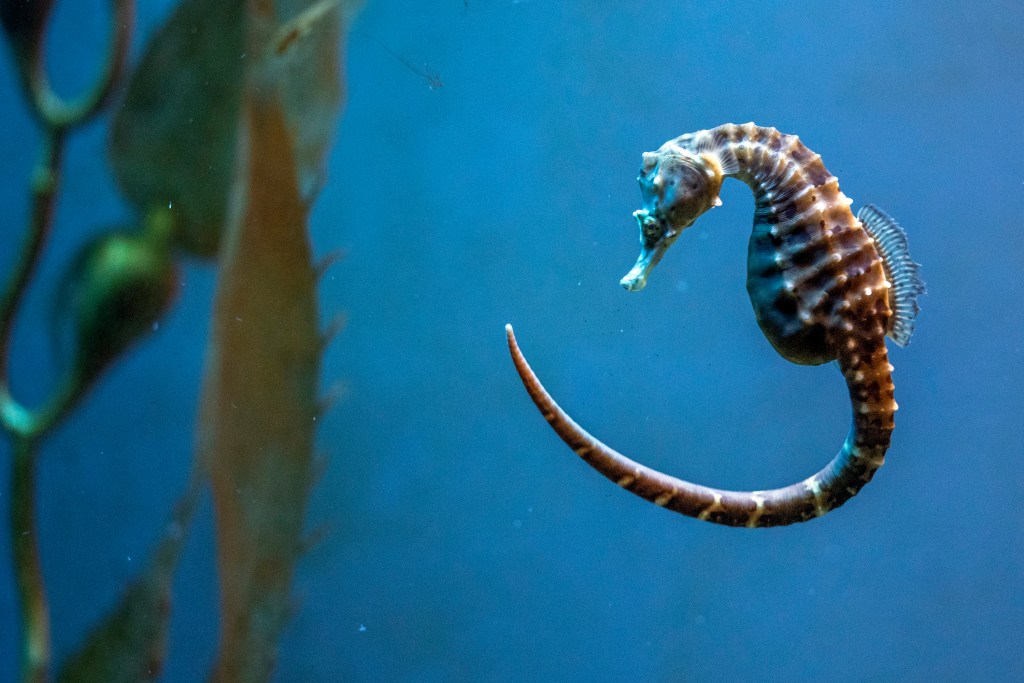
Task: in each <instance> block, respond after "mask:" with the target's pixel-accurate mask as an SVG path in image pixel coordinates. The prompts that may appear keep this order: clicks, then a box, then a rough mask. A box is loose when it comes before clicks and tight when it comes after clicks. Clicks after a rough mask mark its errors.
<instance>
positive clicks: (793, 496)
mask: <svg viewBox="0 0 1024 683" xmlns="http://www.w3.org/2000/svg"><path fill="white" fill-rule="evenodd" d="M729 176H735V177H737V178H739V179H740V180H742V181H743V182H745V183H746V184H747V185H749V186H750V188H751V190H752V191H753V192H754V199H755V210H754V227H753V231H752V234H751V237H750V244H749V251H748V257H747V292H748V294H749V295H750V300H751V303H752V304H753V307H754V314H755V315H756V317H757V321H758V324H759V325H760V327H761V330H762V331H763V332H764V334H765V336H766V337H767V338H768V340H769V341H770V342H771V344H772V346H774V347H775V350H776V351H778V352H779V354H780V355H782V356H783V357H784V358H786V359H787V360H789V361H791V362H794V363H798V364H801V365H820V364H822V363H826V362H829V361H832V360H836V361H838V365H839V369H840V371H841V372H842V373H843V376H844V378H845V379H846V383H847V387H848V389H849V394H850V401H851V404H852V407H853V425H852V426H851V428H850V432H849V435H848V436H847V438H846V441H845V442H844V444H843V446H842V447H841V448H840V450H839V453H838V454H837V455H836V456H835V457H834V458H833V459H832V460H831V461H830V462H829V463H828V464H827V465H825V467H824V468H822V469H821V470H820V471H819V472H817V473H816V474H814V475H812V476H810V477H808V478H807V479H805V480H804V481H800V482H796V483H794V484H791V485H789V486H785V487H782V488H777V489H769V490H763V491H728V490H721V489H714V488H710V487H707V486H702V485H699V484H694V483H691V482H688V481H684V480H682V479H677V478H675V477H672V476H669V475H667V474H664V473H662V472H659V471H657V470H653V469H651V468H649V467H645V466H644V465H641V464H639V463H637V462H635V461H633V460H631V459H629V458H627V457H626V456H624V455H622V454H621V453H619V452H617V451H615V450H614V449H612V448H609V447H608V446H606V445H605V444H604V443H602V442H601V441H599V440H598V439H596V438H594V437H593V436H591V435H590V434H589V433H588V432H587V431H585V430H584V429H583V428H582V427H580V426H579V425H578V424H576V423H575V422H574V421H573V420H572V419H571V418H570V417H569V415H568V414H567V413H566V412H565V411H564V410H562V408H561V407H559V405H558V404H557V403H556V402H555V401H554V399H552V397H551V395H550V394H549V393H548V392H547V391H546V390H545V389H544V387H543V385H541V383H540V380H539V379H538V378H537V376H536V374H534V372H533V370H532V369H531V368H530V365H529V364H528V363H527V362H526V358H525V357H524V356H523V354H522V352H521V351H520V349H519V345H518V343H517V342H516V338H515V335H514V334H513V331H512V327H511V325H508V326H506V335H507V339H508V345H509V351H510V353H511V355H512V360H513V362H514V363H515V367H516V371H517V372H518V373H519V376H520V378H521V379H522V381H523V384H524V386H525V387H526V390H527V392H528V393H529V395H530V398H531V399H533V402H534V403H535V404H536V405H537V407H538V408H539V409H540V411H541V414H542V415H543V416H544V418H545V419H546V420H547V421H548V422H549V423H550V424H551V426H552V428H553V429H554V430H555V432H556V433H557V434H558V435H559V436H560V437H561V438H562V440H563V441H565V442H566V443H567V444H568V445H569V446H570V447H571V448H572V449H573V450H574V451H575V452H576V454H577V455H579V456H580V457H581V458H582V459H583V460H585V461H586V462H587V463H588V464H590V465H591V466H592V467H594V468H595V469H596V470H597V471H598V472H600V473H601V474H603V475H604V476H606V477H608V478H609V479H611V480H612V481H614V482H615V483H617V484H618V485H619V486H621V487H622V488H624V489H626V490H628V491H631V492H632V493H635V494H636V495H638V496H640V497H641V498H644V499H645V500H649V501H651V502H653V503H654V504H656V505H658V506H661V507H664V508H667V509H669V510H673V511H675V512H679V513H681V514H684V515H688V516H690V517H696V518H697V519H702V520H706V521H709V522H714V523H717V524H724V525H728V526H745V527H767V526H780V525H785V524H793V523H795V522H803V521H806V520H808V519H812V518H814V517H820V516H822V515H824V514H826V513H827V512H829V511H830V510H834V509H835V508H837V507H839V506H840V505H842V504H843V503H845V502H846V501H847V500H849V499H850V498H851V497H853V496H855V495H856V494H857V493H858V492H859V491H860V489H861V488H862V487H863V486H864V485H865V484H867V482H869V481H870V480H871V478H872V477H873V476H874V474H875V472H876V471H877V470H878V468H879V467H881V466H882V464H883V462H884V460H885V453H886V451H887V450H888V448H889V441H890V436H891V434H892V430H893V427H894V422H893V416H894V413H895V412H896V408H897V406H896V401H895V400H894V399H893V383H892V369H893V368H892V365H890V364H889V359H888V352H887V350H886V347H885V337H886V335H887V334H889V335H890V336H892V337H893V338H894V340H895V341H896V343H897V344H899V345H901V346H903V345H906V343H907V342H908V341H909V337H910V333H911V331H912V330H913V318H914V316H915V315H916V314H917V311H918V305H917V297H918V296H919V295H920V294H922V293H923V292H924V285H923V283H922V281H921V279H920V276H919V273H918V266H917V264H915V263H914V262H913V261H912V260H911V259H910V256H909V253H908V251H907V242H906V237H905V236H904V235H903V232H902V231H901V230H900V228H899V226H898V225H897V224H896V222H895V221H893V220H892V219H891V218H889V217H888V216H886V215H885V214H884V213H882V212H881V211H880V210H879V209H876V208H874V207H871V206H868V207H864V209H862V210H861V212H860V213H859V214H858V216H857V217H854V215H853V214H852V213H851V212H850V204H851V201H850V199H848V198H847V197H846V196H845V195H844V194H843V193H842V192H840V190H839V181H838V180H837V179H836V177H835V176H833V175H832V174H830V173H829V172H828V171H827V170H826V169H825V166H824V165H823V164H822V163H821V157H820V156H819V155H817V154H815V153H814V152H812V151H810V150H809V149H807V147H806V146H804V144H803V143H802V142H800V140H799V138H797V137H796V136H795V135H783V134H782V133H780V132H779V131H777V130H776V129H774V128H762V127H760V126H756V125H754V124H753V123H748V124H744V125H734V124H725V125H722V126H719V127H717V128H714V129H712V130H703V131H698V132H696V133H691V134H687V135H683V136H680V137H678V138H676V139H674V140H670V141H669V142H666V143H665V144H664V145H662V147H661V148H660V149H659V150H658V151H657V152H648V153H645V154H644V155H643V165H642V167H641V169H640V177H639V181H640V187H641V191H642V193H643V198H644V207H643V208H642V209H640V210H639V211H637V212H636V213H635V214H634V215H635V216H636V218H637V222H638V223H639V227H640V242H641V252H640V256H639V258H638V259H637V262H636V265H634V267H633V269H632V270H630V272H629V273H628V274H627V275H626V276H625V277H624V278H623V279H622V283H621V284H622V285H623V286H624V287H625V288H626V289H627V290H629V291H639V290H640V289H643V287H644V285H645V284H646V282H647V277H648V275H649V274H650V272H651V269H652V268H653V267H654V266H655V265H656V264H657V263H658V261H660V260H661V258H662V256H663V255H664V254H665V251H666V250H667V249H668V247H669V246H671V245H672V243H673V242H675V240H676V239H677V238H678V237H679V235H680V233H681V232H682V231H683V230H684V229H686V228H687V227H689V226H690V225H692V224H693V222H694V221H696V220H697V218H698V217H700V215H701V214H703V213H704V212H706V211H707V210H708V209H711V208H713V207H715V206H719V205H720V204H721V200H720V199H719V196H718V195H719V190H720V189H721V185H722V181H723V180H724V179H725V178H726V177H729Z"/></svg>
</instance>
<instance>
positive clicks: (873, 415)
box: [505, 325, 895, 527]
mask: <svg viewBox="0 0 1024 683" xmlns="http://www.w3.org/2000/svg"><path fill="white" fill-rule="evenodd" d="M505 333H506V335H507V337H508V346H509V351H510V352H511V354H512V361H513V363H514V364H515V367H516V371H517V372H518V373H519V377H520V379H522V381H523V386H525V387H526V391H527V393H528V394H529V395H530V398H531V399H533V402H534V403H535V404H536V405H537V408H538V409H539V410H540V413H541V415H543V416H544V419H545V420H547V421H548V423H549V424H550V425H551V428H552V429H554V431H555V433H556V434H558V436H559V437H561V439H562V440H563V441H564V442H565V443H566V444H567V445H568V446H569V447H570V448H572V449H573V451H574V452H575V453H576V454H577V455H578V456H580V458H582V459H583V460H584V461H585V462H586V463H587V464H589V465H590V466H591V467H593V468H594V469H596V470H597V471H598V472H600V473H601V474H603V475H604V476H605V477H607V478H608V479H610V480H612V481H613V482H615V483H616V484H618V485H619V486H621V487H622V488H624V489H626V490H627V491H629V492H631V493H634V494H636V495H638V496H640V497H641V498H643V499H645V500H648V501H650V502H652V503H654V504H655V505H658V506H660V507H664V508H666V509H668V510H672V511H674V512H678V513H681V514H684V515H687V516H689V517H695V518H697V519H701V520H706V521H709V522H714V523H716V524H724V525H726V526H743V527H769V526H784V525H786V524H793V523H796V522H804V521H807V520H808V519H811V518H814V517H820V516H821V515H823V514H825V513H826V512H828V511H829V510H833V509H835V508H837V507H839V506H840V505H842V504H843V503H845V502H846V501H847V500H849V499H850V498H851V497H853V496H854V495H856V494H857V492H858V491H860V489H861V487H863V486H864V484H866V483H867V482H869V481H870V480H871V477H872V476H873V475H874V473H875V471H876V470H877V469H878V468H879V467H881V465H882V463H883V461H884V456H885V451H886V449H887V448H888V445H889V435H890V433H891V432H892V426H893V422H892V410H893V409H895V404H894V403H893V404H892V406H891V409H885V408H883V409H881V410H879V409H878V408H879V407H878V406H872V399H871V398H870V396H869V394H871V393H873V392H872V391H869V389H868V386H870V385H871V384H874V385H877V386H878V387H879V391H878V396H879V398H882V397H883V396H885V395H886V393H888V396H889V397H890V399H889V400H890V402H891V396H892V381H891V379H890V372H889V370H888V368H889V364H888V361H887V359H886V355H885V346H884V344H883V345H882V346H881V353H880V354H878V353H877V352H876V353H875V354H874V355H871V356H868V357H866V358H865V360H864V361H859V362H857V363H853V362H849V363H846V364H845V367H844V372H848V373H849V374H848V377H847V380H848V383H849V387H850V396H851V399H853V404H854V425H853V427H851V429H850V434H849V436H848V437H847V438H846V442H845V443H844V444H843V447H842V448H841V449H840V451H839V453H838V454H837V455H836V456H835V458H833V459H832V461H831V462H830V463H828V464H827V465H826V466H825V467H824V468H823V469H822V470H821V471H820V472H818V473H817V474H815V475H814V476H812V477H809V478H807V479H805V480H804V481H801V482H797V483H795V484H791V485H789V486H785V487H782V488H777V489H771V490H766V491H729V490H724V489H716V488H711V487H709V486H702V485H700V484H694V483H692V482H689V481H685V480H683V479H678V478H676V477H673V476H670V475H668V474H665V473H663V472H659V471H658V470H654V469H651V468H650V467H647V466H645V465H642V464H640V463H638V462H636V461H634V460H632V459H630V458H628V457H626V456H625V455H623V454H622V453H619V452H618V451H616V450H615V449H613V448H611V447H609V446H607V445H606V444H604V443H603V442H602V441H600V440H599V439H597V438H595V437H594V436H593V435H591V434H590V433H589V432H587V431H586V430H585V429H583V428H582V427H581V426H580V425H579V424H577V423H576V422H575V421H574V420H573V419H572V418H571V417H570V416H569V415H568V413H566V412H565V411H564V410H563V409H562V408H561V406H559V405H558V403H556V402H555V400H554V399H553V398H552V397H551V394H549V393H548V392H547V390H546V389H545V388H544V385H543V384H541V382H540V379H538V378H537V375H536V374H535V373H534V372H533V369H532V368H531V367H530V364H529V363H528V362H527V361H526V358H525V357H524V356H523V353H522V351H521V350H520V348H519V344H518V342H517V341H516V338H515V334H514V333H513V331H512V326H511V325H506V326H505ZM867 358H871V359H872V361H871V362H870V368H871V369H872V370H873V372H871V373H870V376H871V377H872V378H873V379H872V380H870V381H869V382H865V381H863V380H856V379H855V378H856V377H857V376H858V375H857V373H858V372H860V373H863V376H864V377H867V376H868V368H869V362H868V361H867ZM841 366H842V364H841ZM884 387H888V391H887V392H886V391H885V389H884ZM861 396H866V397H867V398H863V399H862V398H859V397H861ZM855 397H858V398H855ZM865 409H866V410H865Z"/></svg>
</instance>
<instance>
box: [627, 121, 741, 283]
mask: <svg viewBox="0 0 1024 683" xmlns="http://www.w3.org/2000/svg"><path fill="white" fill-rule="evenodd" d="M722 178H723V174H722V168H721V166H720V165H719V164H718V162H717V160H716V159H715V158H714V157H712V156H711V155H709V154H694V153H693V152H690V151H689V150H686V149H683V148H682V147H680V146H679V145H678V144H676V143H675V141H671V142H667V143H665V144H664V145H663V146H662V147H661V149H659V150H658V151H657V152H645V153H644V155H643V164H642V165H641V167H640V176H639V178H637V180H639V181H640V192H641V194H642V195H643V204H644V206H643V208H642V209H640V210H639V211H634V212H633V216H634V217H635V218H636V221H637V223H638V224H639V225H640V256H639V257H638V258H637V260H636V265H634V266H633V268H632V270H630V271H629V272H628V273H627V274H626V276H625V277H624V278H622V280H621V282H620V284H621V285H622V286H623V287H625V288H626V289H628V290H629V291H631V292H636V291H639V290H641V289H643V288H644V285H646V284H647V276H648V275H649V274H650V272H651V269H652V268H654V266H656V265H657V264H658V261H660V260H661V257H662V256H664V255H665V251H666V250H667V249H668V248H669V247H670V246H672V243H673V242H675V241H676V239H677V238H678V237H679V235H680V233H682V231H683V230H684V229H686V228H688V227H690V226H691V225H692V224H693V222H694V221H696V220H697V218H698V217H700V215H701V214H703V213H704V212H705V211H707V210H708V209H710V208H712V207H714V206H719V205H720V204H721V203H722V202H721V200H720V199H719V198H718V192H719V190H720V189H721V187H722Z"/></svg>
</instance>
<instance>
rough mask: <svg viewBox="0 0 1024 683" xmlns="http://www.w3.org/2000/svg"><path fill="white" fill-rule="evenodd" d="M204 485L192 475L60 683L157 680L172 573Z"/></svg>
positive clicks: (63, 671) (200, 476)
mask: <svg viewBox="0 0 1024 683" xmlns="http://www.w3.org/2000/svg"><path fill="white" fill-rule="evenodd" d="M204 482H205V478H204V473H203V472H202V471H201V470H196V471H194V472H193V475H192V478H191V479H190V481H189V485H188V488H187V490H186V492H185V494H184V495H183V496H182V497H181V499H180V500H179V502H178V504H177V506H176V508H175V512H174V515H173V516H172V518H171V521H170V522H169V523H168V525H167V527H166V529H165V530H164V534H163V536H162V537H161V538H160V540H159V541H158V543H157V545H156V548H155V551H154V552H153V555H152V557H151V558H150V560H149V563H148V564H147V566H146V569H145V570H144V571H143V573H142V575H141V576H139V577H138V578H137V579H136V580H135V581H133V582H132V583H131V584H130V585H129V586H128V588H127V589H126V590H125V592H124V595H123V596H122V597H121V601H120V602H119V603H118V604H117V605H116V606H115V607H114V609H113V610H112V611H111V612H110V614H108V615H107V616H106V618H104V619H103V620H102V621H101V622H100V624H99V625H98V626H97V627H96V628H95V629H94V630H93V631H92V633H91V634H90V635H89V637H88V638H87V639H86V641H85V643H84V644H83V645H82V647H81V648H80V649H79V650H78V652H76V653H74V654H73V655H72V656H71V657H69V658H68V659H67V661H65V662H64V665H63V666H62V667H61V671H60V675H59V676H58V677H57V680H58V681H59V683H95V682H96V681H104V683H137V682H139V681H151V680H155V679H156V678H157V676H159V674H160V671H161V669H162V668H163V663H164V658H165V655H166V651H167V625H168V621H169V619H170V608H171V583H172V580H173V578H174V569H175V567H176V566H177V564H178V558H179V556H180V555H181V547H182V544H183V543H184V541H185V531H186V530H187V528H188V526H189V523H190V522H191V520H192V517H193V514H194V512H195V508H196V504H197V503H198V501H199V497H200V494H201V492H202V490H203V488H202V486H203V483H204Z"/></svg>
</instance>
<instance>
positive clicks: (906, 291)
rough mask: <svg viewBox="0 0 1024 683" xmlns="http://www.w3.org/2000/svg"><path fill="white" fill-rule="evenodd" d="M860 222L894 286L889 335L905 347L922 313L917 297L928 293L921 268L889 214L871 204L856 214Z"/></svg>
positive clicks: (900, 229) (890, 299)
mask: <svg viewBox="0 0 1024 683" xmlns="http://www.w3.org/2000/svg"><path fill="white" fill-rule="evenodd" d="M857 220H859V221H860V222H861V224H862V225H863V226H864V229H865V230H866V231H867V233H868V234H869V235H871V237H872V239H874V240H875V247H876V248H877V249H878V254H879V255H880V256H881V257H882V265H883V266H884V267H885V276H886V278H887V279H888V280H889V282H890V283H891V284H892V290H891V294H892V296H890V297H889V303H890V305H891V306H892V317H891V318H890V319H889V329H888V330H887V333H888V335H889V337H890V338H891V339H892V340H893V341H894V342H896V344H897V345H899V346H906V345H907V344H908V343H910V335H912V334H913V333H914V318H916V317H917V313H918V311H920V310H921V308H920V306H918V304H917V297H918V296H920V295H922V294H924V293H925V289H924V281H923V280H922V279H921V272H920V271H921V266H919V265H918V264H917V263H914V261H913V259H911V258H910V251H909V249H908V248H907V235H906V233H905V232H903V228H901V227H900V225H899V223H897V222H896V221H895V220H893V218H892V217H891V216H889V214H887V213H885V212H884V211H882V210H881V209H879V208H878V207H877V206H874V205H872V204H868V205H866V206H863V207H861V209H860V211H858V212H857Z"/></svg>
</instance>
